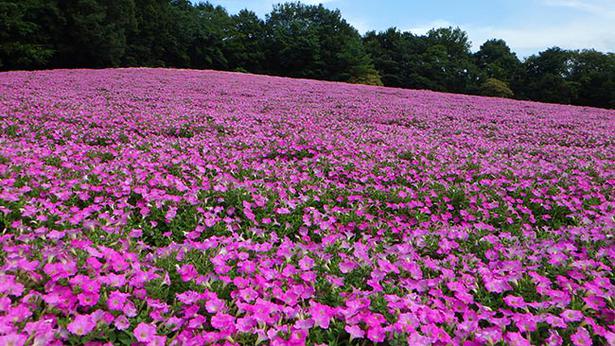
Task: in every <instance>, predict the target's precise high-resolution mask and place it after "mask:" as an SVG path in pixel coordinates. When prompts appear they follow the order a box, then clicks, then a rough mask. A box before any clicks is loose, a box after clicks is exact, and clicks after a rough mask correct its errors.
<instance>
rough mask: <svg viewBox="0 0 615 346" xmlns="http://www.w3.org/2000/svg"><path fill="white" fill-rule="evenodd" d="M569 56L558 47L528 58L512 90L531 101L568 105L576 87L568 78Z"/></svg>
mask: <svg viewBox="0 0 615 346" xmlns="http://www.w3.org/2000/svg"><path fill="white" fill-rule="evenodd" d="M572 57H573V54H572V53H571V52H569V51H566V50H563V49H561V48H558V47H554V48H549V49H547V50H545V51H543V52H540V53H539V54H538V55H532V56H530V57H529V58H527V59H526V60H525V61H524V62H523V68H522V72H521V75H520V76H519V77H518V79H517V81H516V84H513V91H514V92H515V94H520V95H522V96H523V97H526V98H531V99H532V100H537V101H543V102H555V103H570V102H571V101H572V100H573V99H574V98H575V97H576V96H575V95H576V91H577V86H576V85H575V83H574V82H572V81H571V80H570V79H569V77H570V75H571V72H572V70H571V68H572Z"/></svg>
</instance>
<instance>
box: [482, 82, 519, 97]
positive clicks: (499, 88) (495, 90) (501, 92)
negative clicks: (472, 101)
mask: <svg viewBox="0 0 615 346" xmlns="http://www.w3.org/2000/svg"><path fill="white" fill-rule="evenodd" d="M480 93H481V95H484V96H495V97H507V98H512V97H513V96H515V94H514V93H513V91H512V90H510V88H509V87H508V84H506V83H505V82H502V81H501V80H499V79H495V78H488V79H487V80H486V81H485V82H484V83H483V84H482V85H481V86H480Z"/></svg>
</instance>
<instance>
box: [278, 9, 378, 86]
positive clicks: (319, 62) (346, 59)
mask: <svg viewBox="0 0 615 346" xmlns="http://www.w3.org/2000/svg"><path fill="white" fill-rule="evenodd" d="M266 32H267V38H268V42H267V48H266V49H267V61H268V63H269V65H268V70H269V71H271V72H273V73H275V74H281V75H285V76H293V77H306V78H315V79H324V80H335V81H353V82H364V81H368V80H369V81H370V82H375V83H377V79H378V78H376V74H375V71H374V67H373V64H372V62H371V58H370V57H369V55H368V54H367V53H366V52H365V50H364V48H363V45H362V43H361V36H360V35H359V33H358V32H357V31H356V30H355V29H354V28H353V27H352V26H350V24H348V23H347V22H346V21H345V20H344V19H343V18H342V16H341V13H340V12H339V10H335V11H332V10H329V9H326V8H325V7H324V6H322V5H318V6H315V5H304V4H301V3H298V2H297V3H285V4H280V5H276V6H274V8H273V11H272V12H271V13H270V14H269V15H267V22H266Z"/></svg>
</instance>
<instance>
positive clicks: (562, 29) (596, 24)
mask: <svg viewBox="0 0 615 346" xmlns="http://www.w3.org/2000/svg"><path fill="white" fill-rule="evenodd" d="M556 1H557V3H561V4H560V5H559V6H573V5H574V6H579V7H582V8H587V11H589V10H590V9H591V10H592V11H593V10H597V8H598V7H597V5H596V4H593V6H590V4H588V3H587V1H575V0H549V3H550V4H549V5H551V6H553V4H554V3H555V2H556ZM449 26H452V27H456V26H458V27H460V28H461V29H463V30H465V31H466V32H467V33H468V36H469V38H470V41H472V49H473V50H478V49H479V47H480V46H481V44H483V43H484V42H485V41H486V40H488V39H492V38H499V39H503V40H504V41H506V43H507V44H508V45H509V46H510V47H511V49H512V50H513V51H515V52H516V53H517V54H518V55H519V56H520V57H525V56H529V55H531V54H534V53H537V52H539V51H542V50H544V49H546V48H549V47H553V46H558V47H561V48H565V49H584V48H593V49H596V50H599V51H603V52H607V51H609V52H613V51H615V35H614V34H613V33H615V15H614V14H611V13H609V12H608V11H606V10H605V11H602V12H601V14H600V15H592V16H589V17H585V16H581V17H580V18H578V19H576V20H572V21H567V22H564V23H559V24H557V25H554V24H544V23H523V22H520V23H518V24H516V25H507V26H492V25H490V26H484V25H473V24H463V23H453V22H450V21H448V20H445V19H438V20H434V21H431V22H428V23H425V24H422V25H418V26H415V27H411V28H407V29H405V30H407V31H410V32H412V33H414V34H419V35H422V34H425V33H427V31H429V29H432V28H439V27H449Z"/></svg>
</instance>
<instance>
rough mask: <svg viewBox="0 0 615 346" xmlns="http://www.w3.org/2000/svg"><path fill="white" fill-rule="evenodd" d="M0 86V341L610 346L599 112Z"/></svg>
mask: <svg viewBox="0 0 615 346" xmlns="http://www.w3.org/2000/svg"><path fill="white" fill-rule="evenodd" d="M101 86H104V87H105V88H104V90H107V91H106V92H104V93H102V92H101V91H100V90H102V88H101ZM0 88H2V94H3V99H2V102H1V103H0V231H1V235H0V240H1V244H2V246H1V249H0V264H1V266H0V344H3V345H6V344H11V345H24V344H25V345H47V344H50V345H53V344H68V345H71V344H72V345H77V344H85V343H88V344H90V345H97V344H104V343H109V342H110V343H112V344H118V345H133V344H147V345H164V344H166V345H202V344H229V345H237V344H239V345H254V344H272V345H293V344H294V345H302V344H328V345H365V344H375V343H382V344H388V345H406V344H411V345H466V346H470V345H526V344H536V345H542V344H548V345H562V344H574V345H591V344H595V345H604V344H614V343H615V334H614V331H613V324H612V322H613V320H614V318H615V311H614V308H615V306H614V302H613V293H614V285H613V283H614V280H615V278H614V277H613V258H614V255H615V246H614V243H613V234H614V233H613V229H614V220H613V209H614V203H613V200H612V196H613V185H614V183H615V176H614V174H613V173H614V172H615V169H614V167H615V166H614V164H615V160H614V157H613V152H614V148H613V137H612V134H613V133H614V130H615V121H614V119H615V113H614V112H613V111H608V110H597V109H589V108H575V107H566V106H556V105H545V104H537V103H524V102H517V101H510V100H498V99H490V98H476V97H467V96H459V95H457V96H455V95H447V94H438V93H432V92H425V91H409V90H393V89H390V92H388V93H387V95H382V93H381V92H380V91H382V90H384V89H380V88H372V87H365V86H353V85H344V84H338V83H323V82H315V81H306V80H291V79H281V78H271V77H257V76H250V75H242V74H230V73H219V72H203V71H187V70H184V71H182V70H150V69H119V70H99V71H79V70H74V71H49V72H14V73H3V74H0ZM245 90H250V91H251V93H245Z"/></svg>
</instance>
